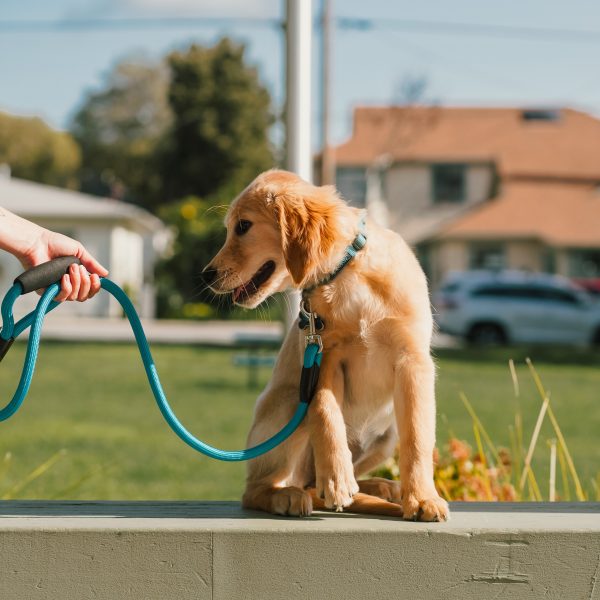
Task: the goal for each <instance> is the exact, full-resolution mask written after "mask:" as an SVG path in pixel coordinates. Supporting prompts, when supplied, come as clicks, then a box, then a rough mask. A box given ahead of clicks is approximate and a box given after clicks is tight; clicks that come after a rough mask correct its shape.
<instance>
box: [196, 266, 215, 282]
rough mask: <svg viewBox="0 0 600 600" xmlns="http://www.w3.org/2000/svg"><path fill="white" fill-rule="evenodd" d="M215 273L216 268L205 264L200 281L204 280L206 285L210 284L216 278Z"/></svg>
mask: <svg viewBox="0 0 600 600" xmlns="http://www.w3.org/2000/svg"><path fill="white" fill-rule="evenodd" d="M217 273H218V271H217V269H215V268H214V267H212V266H211V265H207V266H206V267H205V268H204V271H202V273H201V274H200V275H201V277H202V281H204V283H205V284H206V285H210V284H211V283H213V281H214V280H215V279H216V278H217Z"/></svg>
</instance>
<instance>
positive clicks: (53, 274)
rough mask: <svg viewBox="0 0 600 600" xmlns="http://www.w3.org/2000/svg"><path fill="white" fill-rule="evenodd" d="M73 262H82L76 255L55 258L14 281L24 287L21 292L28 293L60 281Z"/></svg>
mask: <svg viewBox="0 0 600 600" xmlns="http://www.w3.org/2000/svg"><path fill="white" fill-rule="evenodd" d="M73 263H77V264H78V265H80V264H81V262H80V261H79V259H78V258H77V257H76V256H61V257H60V258H55V259H54V260H50V261H48V262H45V263H42V264H41V265H38V266H37V267H33V269H29V270H28V271H25V272H24V273H21V274H20V275H19V276H18V277H17V278H16V279H15V281H14V283H18V284H20V286H21V288H22V289H23V291H22V292H21V294H28V293H29V292H33V291H35V290H39V289H41V288H45V287H48V286H49V285H52V284H53V283H58V282H59V281H60V279H61V277H62V276H63V275H65V274H66V273H68V271H69V267H70V266H71V265H72V264H73Z"/></svg>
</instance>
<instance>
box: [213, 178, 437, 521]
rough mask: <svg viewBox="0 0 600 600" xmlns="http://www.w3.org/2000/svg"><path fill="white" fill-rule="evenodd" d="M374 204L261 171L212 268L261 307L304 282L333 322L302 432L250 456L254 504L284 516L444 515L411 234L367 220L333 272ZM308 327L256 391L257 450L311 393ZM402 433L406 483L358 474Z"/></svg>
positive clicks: (426, 331)
mask: <svg viewBox="0 0 600 600" xmlns="http://www.w3.org/2000/svg"><path fill="white" fill-rule="evenodd" d="M364 216H365V215H364V211H361V210H358V209H356V208H352V207H350V206H348V205H347V204H346V203H345V202H344V201H343V200H342V199H341V198H340V197H339V196H338V194H337V193H336V191H335V189H334V188H333V187H329V186H325V187H316V186H313V185H311V184H309V183H307V182H305V181H303V180H302V179H300V178H299V177H297V176H296V175H294V174H292V173H288V172H285V171H278V170H273V171H268V172H266V173H263V174H262V175H260V176H259V177H257V178H256V179H255V180H254V181H253V182H252V183H251V184H250V185H249V186H248V187H247V188H246V189H245V190H244V191H243V192H242V193H241V194H240V196H239V197H238V198H236V199H235V200H234V202H233V203H232V204H231V206H230V208H229V210H228V213H227V216H226V218H225V225H226V227H227V238H226V241H225V244H224V245H223V247H222V249H221V250H220V251H219V253H218V254H217V255H216V256H215V258H214V259H213V260H212V261H211V263H210V264H209V265H208V266H207V267H206V269H205V271H204V279H205V281H206V282H207V283H209V284H210V286H211V288H212V290H213V291H214V292H216V293H220V294H231V295H232V297H233V301H234V302H235V303H236V304H238V305H240V306H245V307H248V308H254V307H256V306H257V305H258V304H260V303H261V302H262V301H263V300H265V299H266V298H267V297H268V296H270V295H271V294H273V293H275V292H278V291H282V290H285V289H286V288H288V287H290V286H292V287H294V288H297V289H299V290H304V295H305V299H306V300H307V302H309V303H310V310H311V311H314V312H316V313H317V314H318V315H319V317H320V318H321V319H322V321H323V322H324V328H323V330H322V331H320V332H319V333H320V335H321V336H322V341H323V347H324V349H323V357H322V364H321V372H320V377H319V381H318V384H317V389H316V393H315V395H314V397H313V399H312V402H311V403H310V405H309V409H308V413H307V416H306V418H305V420H304V422H303V423H302V424H301V425H300V427H299V428H298V429H297V431H296V432H295V433H294V434H293V435H292V436H291V437H290V438H288V439H287V440H286V441H285V442H284V443H283V444H281V445H279V446H278V447H277V448H275V449H274V450H272V451H270V452H268V453H267V454H265V455H263V456H261V457H259V458H257V459H254V460H251V461H249V463H248V475H247V483H246V491H245V493H244V497H243V505H244V506H245V507H248V508H254V509H259V510H264V511H267V512H271V513H276V514H281V515H294V516H301V515H309V514H310V513H311V511H312V509H313V507H317V508H322V507H323V506H324V507H326V508H329V509H335V510H342V509H343V508H348V509H349V510H350V511H352V512H366V513H377V514H386V515H396V516H399V517H404V518H405V519H421V520H424V521H436V520H440V521H441V520H445V519H446V518H447V517H448V505H447V503H446V502H445V501H444V500H443V499H442V498H440V496H439V495H438V493H437V491H436V489H435V487H434V484H433V449H434V443H435V397H434V380H435V368H434V364H433V361H432V359H431V356H430V342H431V335H432V328H433V322H432V316H431V310H430V304H429V298H428V294H427V283H426V279H425V276H424V274H423V271H422V270H421V268H420V266H419V263H418V262H417V260H416V258H415V256H414V254H413V253H412V252H411V250H410V249H409V248H408V246H407V245H406V244H405V242H404V241H403V240H402V238H401V237H400V236H399V235H398V234H396V233H394V232H392V231H389V230H387V229H383V228H381V227H379V226H377V225H376V224H375V223H373V222H372V221H370V220H368V219H367V220H366V226H365V235H366V237H367V242H366V245H365V246H364V248H362V249H361V250H360V251H359V252H357V254H356V256H355V257H354V258H353V259H352V260H350V261H349V262H348V264H347V265H346V266H345V267H344V268H343V270H341V271H340V272H339V274H338V275H337V276H336V277H335V279H333V280H331V281H330V282H328V283H325V284H322V285H320V284H319V283H320V282H322V281H323V280H324V279H327V277H328V276H329V275H330V274H331V273H333V272H334V271H335V270H336V268H337V267H338V265H339V263H340V261H341V260H342V258H343V257H344V255H345V252H346V248H347V247H348V246H349V245H350V244H351V243H352V242H353V240H354V239H355V237H356V236H357V232H358V231H359V228H360V226H361V225H360V222H361V219H363V218H364ZM304 336H305V332H303V331H302V330H301V329H299V327H298V326H294V327H292V328H291V330H290V331H289V332H288V334H287V337H286V339H285V342H284V344H283V347H282V349H281V352H280V354H279V356H278V359H277V363H276V365H275V369H274V372H273V377H272V379H271V381H270V382H269V384H268V385H267V387H266V389H265V390H264V391H263V393H262V394H261V395H260V397H259V398H258V401H257V404H256V408H255V414H254V422H253V424H252V428H251V430H250V433H249V436H248V444H249V445H252V446H253V445H255V444H257V443H259V442H262V441H264V440H265V439H267V438H269V437H271V436H272V435H274V434H275V433H276V432H277V431H279V430H280V429H281V428H282V427H283V426H284V425H285V424H286V423H287V422H288V421H289V419H290V418H291V416H292V414H293V413H294V411H295V409H296V407H297V405H298V401H299V384H300V375H301V366H302V357H303V352H304ZM398 439H399V440H400V473H401V483H400V484H399V483H398V482H392V481H387V480H385V479H381V478H377V479H367V480H363V481H361V480H358V478H359V477H360V476H361V475H364V474H366V473H368V472H369V471H371V470H372V469H374V468H375V467H376V466H377V465H379V464H380V463H381V462H382V461H384V460H385V459H387V458H388V457H389V456H391V455H392V453H393V451H394V448H395V447H396V444H397V441H398Z"/></svg>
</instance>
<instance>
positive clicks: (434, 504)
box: [402, 488, 450, 521]
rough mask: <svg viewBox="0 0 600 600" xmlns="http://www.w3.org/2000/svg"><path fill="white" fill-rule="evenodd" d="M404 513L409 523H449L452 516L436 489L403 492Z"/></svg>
mask: <svg viewBox="0 0 600 600" xmlns="http://www.w3.org/2000/svg"><path fill="white" fill-rule="evenodd" d="M402 513H403V516H404V519H406V520H408V521H447V520H448V517H449V516H450V510H449V508H448V503H447V502H446V501H445V500H444V499H443V498H441V497H440V495H439V494H438V493H437V491H436V490H435V488H432V489H429V488H427V489H426V491H421V490H419V489H407V490H403V493H402Z"/></svg>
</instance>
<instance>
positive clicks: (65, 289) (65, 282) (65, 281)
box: [54, 273, 73, 302]
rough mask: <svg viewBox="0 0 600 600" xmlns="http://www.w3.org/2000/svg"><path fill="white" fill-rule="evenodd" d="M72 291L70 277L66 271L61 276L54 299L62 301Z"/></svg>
mask: <svg viewBox="0 0 600 600" xmlns="http://www.w3.org/2000/svg"><path fill="white" fill-rule="evenodd" d="M72 291H73V287H72V285H71V278H70V277H69V274H68V273H66V274H65V275H63V276H62V278H61V280H60V292H58V294H56V296H55V297H54V301H55V302H63V301H64V300H66V299H67V298H68V297H69V296H70V295H71V292H72Z"/></svg>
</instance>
